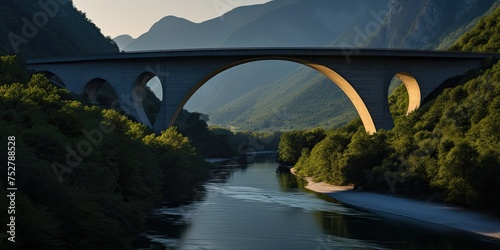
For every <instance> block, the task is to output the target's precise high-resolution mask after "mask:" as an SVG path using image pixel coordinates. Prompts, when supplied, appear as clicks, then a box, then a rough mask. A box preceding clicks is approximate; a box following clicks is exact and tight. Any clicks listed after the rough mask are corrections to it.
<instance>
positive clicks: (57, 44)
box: [0, 0, 118, 58]
mask: <svg viewBox="0 0 500 250" xmlns="http://www.w3.org/2000/svg"><path fill="white" fill-rule="evenodd" d="M0 13H2V14H1V15H0V35H2V37H4V38H5V39H1V40H0V54H2V55H6V54H19V55H22V56H23V57H25V58H39V57H56V56H78V55H93V54H109V53H116V52H118V46H116V44H115V42H114V41H113V40H112V39H111V38H110V37H104V36H103V35H102V33H101V31H100V29H99V28H97V26H95V25H94V24H93V23H92V22H91V21H90V20H89V19H88V18H87V17H86V15H85V13H83V12H81V11H79V10H77V9H76V8H75V7H74V6H73V2H72V1H69V0H57V1H55V0H48V1H27V0H17V1H2V3H1V4H0ZM42 48H43V49H42Z"/></svg>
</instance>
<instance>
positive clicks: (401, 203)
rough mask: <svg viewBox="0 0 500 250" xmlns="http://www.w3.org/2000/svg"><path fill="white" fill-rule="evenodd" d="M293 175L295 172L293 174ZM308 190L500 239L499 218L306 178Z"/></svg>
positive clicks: (346, 201) (362, 206) (374, 210)
mask: <svg viewBox="0 0 500 250" xmlns="http://www.w3.org/2000/svg"><path fill="white" fill-rule="evenodd" d="M291 172H292V173H293V169H292V171H291ZM306 181H307V182H308V184H307V186H306V188H307V189H309V190H311V191H314V192H318V193H324V194H327V195H328V196H330V197H332V198H334V199H336V200H338V201H340V202H342V203H345V204H349V205H351V206H354V207H359V208H362V209H367V210H370V211H373V212H382V213H388V214H393V215H398V216H404V217H408V218H413V219H417V220H422V221H426V222H431V223H435V224H440V225H444V226H448V227H452V228H457V229H461V230H465V231H469V232H473V233H477V234H480V235H484V236H488V237H492V238H495V239H500V218H497V217H493V216H489V215H486V214H482V213H478V212H473V211H470V210H466V209H463V208H457V207H453V206H450V205H447V204H442V203H431V202H422V201H416V200H411V199H406V198H401V197H394V196H390V195H382V194H376V193H370V192H364V191H357V190H352V188H353V187H352V186H345V187H344V186H343V187H338V186H333V185H330V184H327V183H324V182H321V183H316V182H314V181H312V178H306Z"/></svg>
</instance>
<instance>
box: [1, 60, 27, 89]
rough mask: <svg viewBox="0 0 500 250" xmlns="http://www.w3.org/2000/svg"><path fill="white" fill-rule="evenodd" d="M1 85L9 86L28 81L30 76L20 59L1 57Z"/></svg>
mask: <svg viewBox="0 0 500 250" xmlns="http://www.w3.org/2000/svg"><path fill="white" fill-rule="evenodd" d="M0 75H1V78H0V83H2V84H8V83H14V82H17V81H22V82H24V81H27V80H28V74H26V68H25V67H24V65H23V63H22V62H21V61H20V59H19V58H18V57H16V56H12V55H7V56H0Z"/></svg>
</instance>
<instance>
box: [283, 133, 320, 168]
mask: <svg viewBox="0 0 500 250" xmlns="http://www.w3.org/2000/svg"><path fill="white" fill-rule="evenodd" d="M325 136H326V133H325V130H324V129H321V128H316V129H313V130H310V131H291V132H285V133H283V134H282V135H281V140H280V143H279V145H278V153H279V161H280V162H281V163H282V164H294V163H296V162H297V161H298V160H299V158H300V155H301V153H302V149H303V148H307V149H309V150H311V149H313V147H314V146H315V145H316V144H317V143H318V142H320V141H321V140H323V138H325Z"/></svg>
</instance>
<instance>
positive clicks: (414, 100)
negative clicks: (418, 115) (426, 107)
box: [396, 72, 422, 115]
mask: <svg viewBox="0 0 500 250" xmlns="http://www.w3.org/2000/svg"><path fill="white" fill-rule="evenodd" d="M396 77H397V78H399V79H400V80H401V81H402V82H403V84H404V85H405V87H406V91H407V92H408V99H409V102H408V110H407V111H406V115H409V114H410V113H412V112H413V111H415V110H417V109H418V108H420V104H421V102H422V94H421V92H420V86H419V85H418V82H417V79H415V77H413V76H412V75H411V74H410V73H408V72H400V73H397V74H396Z"/></svg>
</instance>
